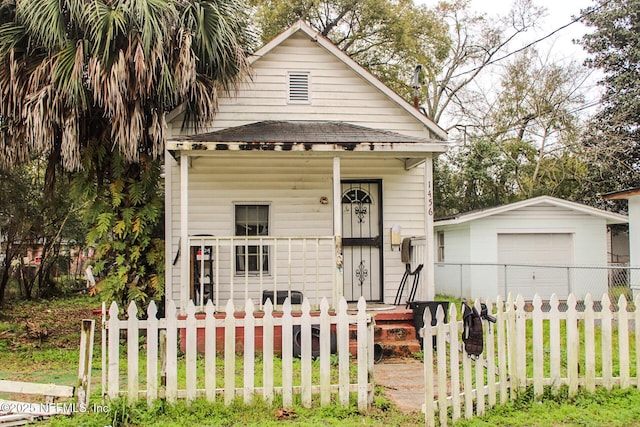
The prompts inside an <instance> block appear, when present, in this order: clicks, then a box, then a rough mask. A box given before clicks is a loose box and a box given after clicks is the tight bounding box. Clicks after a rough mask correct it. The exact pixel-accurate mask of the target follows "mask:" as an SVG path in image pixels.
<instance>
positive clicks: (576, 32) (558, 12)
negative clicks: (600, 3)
mask: <svg viewBox="0 0 640 427" xmlns="http://www.w3.org/2000/svg"><path fill="white" fill-rule="evenodd" d="M429 1H431V0H425V4H429V3H428V2H429ZM533 2H534V4H535V5H537V6H541V7H544V8H545V9H547V15H546V16H544V17H543V18H542V20H541V23H540V26H541V28H540V29H538V30H536V32H535V35H533V34H532V35H530V36H528V37H530V38H531V40H532V41H533V40H535V39H538V38H541V37H544V36H546V35H547V34H549V33H551V32H553V31H555V30H557V29H559V28H560V27H562V26H564V25H566V24H568V23H569V22H571V21H572V20H573V18H572V17H573V16H579V15H580V10H581V9H585V8H587V7H589V6H592V5H594V3H595V2H594V1H593V0H533ZM471 4H472V7H474V8H475V9H477V10H478V11H481V12H484V13H487V14H488V15H495V14H503V13H504V12H505V11H507V10H509V9H510V8H511V5H512V4H513V0H472V2H471ZM587 31H588V28H587V27H586V26H584V25H583V24H582V23H580V22H576V23H574V24H571V25H570V26H568V27H567V28H565V29H562V30H560V31H558V32H557V33H556V34H554V35H553V36H551V37H550V38H549V39H548V40H545V41H543V42H540V45H541V48H542V47H546V48H548V49H551V50H552V57H553V58H555V59H558V60H565V59H566V60H569V59H575V60H579V61H583V60H584V59H585V58H586V56H587V55H586V53H585V52H584V50H583V49H582V46H580V45H576V44H574V43H572V39H578V38H581V37H582V35H584V34H585V32H587ZM514 48H515V46H514Z"/></svg>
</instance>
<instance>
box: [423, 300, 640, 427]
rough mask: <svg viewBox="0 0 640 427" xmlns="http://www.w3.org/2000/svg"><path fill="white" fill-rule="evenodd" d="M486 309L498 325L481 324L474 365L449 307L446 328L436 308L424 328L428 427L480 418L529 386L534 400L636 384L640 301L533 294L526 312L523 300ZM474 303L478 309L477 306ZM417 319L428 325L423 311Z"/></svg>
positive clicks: (639, 359) (639, 363)
mask: <svg viewBox="0 0 640 427" xmlns="http://www.w3.org/2000/svg"><path fill="white" fill-rule="evenodd" d="M486 304H487V307H488V311H489V313H493V315H494V316H495V317H496V318H497V322H496V323H495V324H492V323H489V322H488V321H486V320H483V324H484V332H485V341H484V351H483V353H482V354H481V355H480V357H479V358H478V360H476V361H472V360H471V359H470V358H469V357H467V356H466V353H465V352H464V349H461V348H462V347H463V346H462V340H461V333H462V328H463V324H462V321H461V320H458V319H459V315H458V311H457V308H456V307H455V306H454V305H453V304H452V305H451V306H450V307H449V313H448V315H449V319H448V323H445V322H444V318H445V316H444V312H443V311H442V308H441V307H440V308H438V312H437V313H436V319H437V320H438V322H437V324H436V326H432V327H428V328H424V340H425V342H426V343H430V342H431V340H432V337H436V338H435V339H436V342H437V347H436V348H437V350H436V351H434V350H433V349H432V348H431V346H430V345H426V346H425V349H424V367H425V371H424V375H425V415H426V416H425V425H426V426H434V425H435V422H436V418H438V419H439V425H440V426H445V425H447V423H448V422H452V423H454V422H456V421H457V420H459V419H460V418H461V417H462V416H463V415H464V418H467V419H468V418H471V417H473V416H475V415H483V414H484V413H485V411H486V409H487V408H491V407H493V406H495V405H496V404H497V403H498V402H499V403H500V404H504V403H506V402H507V401H508V400H510V399H514V398H515V397H517V395H518V393H519V391H521V390H522V389H524V388H526V387H527V386H530V385H533V390H534V394H535V395H536V396H540V395H542V393H543V389H544V386H552V387H555V388H559V387H560V386H563V385H566V386H568V390H569V394H571V395H573V394H575V393H576V392H577V391H578V388H579V387H584V388H585V389H586V390H588V391H593V390H594V389H595V387H596V386H604V387H606V388H611V387H613V386H614V385H615V386H619V387H621V388H628V387H630V386H634V387H640V378H639V377H638V372H640V345H638V344H639V343H640V309H639V308H638V307H640V296H638V297H636V299H635V304H634V307H629V306H628V303H627V300H626V298H625V297H624V295H622V296H620V298H619V300H618V311H615V312H614V311H612V310H611V301H610V299H609V297H608V295H606V294H605V295H603V297H602V300H601V301H599V302H596V303H595V304H594V300H593V298H592V297H591V295H587V296H586V298H585V300H584V301H580V302H579V303H578V301H576V298H575V297H574V296H573V295H570V296H569V298H568V299H567V301H566V303H565V302H560V301H559V300H558V298H557V297H556V296H555V295H554V296H552V298H551V300H550V301H549V302H548V303H545V304H543V302H542V301H541V299H540V297H539V296H538V295H536V296H535V298H534V300H533V303H532V304H531V305H530V306H529V307H528V308H529V309H530V311H529V310H527V309H526V306H525V301H524V299H523V297H522V296H518V297H517V298H516V300H515V302H514V301H513V300H512V299H511V296H509V299H508V300H507V301H506V302H504V301H503V300H501V299H500V298H498V299H497V301H496V303H495V304H493V303H492V302H491V301H487V302H486ZM475 305H476V308H477V309H478V310H480V303H479V302H478V301H476V303H475ZM594 305H595V306H596V309H594ZM424 322H425V323H424V324H425V325H430V324H431V313H430V311H429V310H425V319H424ZM632 334H633V335H632ZM630 342H631V344H632V345H630ZM615 343H617V345H614V344H615ZM632 363H634V364H635V365H633V366H635V372H634V374H635V375H634V376H632V370H631V368H630V367H631V366H632ZM463 410H464V414H462V411H463Z"/></svg>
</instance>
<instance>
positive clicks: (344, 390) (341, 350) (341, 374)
mask: <svg viewBox="0 0 640 427" xmlns="http://www.w3.org/2000/svg"><path fill="white" fill-rule="evenodd" d="M337 320H338V325H337V328H336V329H337V335H338V383H339V385H338V399H339V402H340V405H341V406H345V407H348V406H349V317H348V316H347V300H346V299H345V298H344V297H340V302H339V303H338V317H337Z"/></svg>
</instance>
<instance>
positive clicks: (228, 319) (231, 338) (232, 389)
mask: <svg viewBox="0 0 640 427" xmlns="http://www.w3.org/2000/svg"><path fill="white" fill-rule="evenodd" d="M225 313H226V315H225V318H224V404H225V405H230V404H231V402H232V401H233V399H234V398H235V397H236V319H235V307H234V306H233V300H232V299H229V300H228V301H227V306H226V309H225Z"/></svg>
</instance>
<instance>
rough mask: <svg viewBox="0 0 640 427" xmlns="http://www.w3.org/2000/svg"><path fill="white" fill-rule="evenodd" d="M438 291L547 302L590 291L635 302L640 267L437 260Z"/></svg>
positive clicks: (580, 297)
mask: <svg viewBox="0 0 640 427" xmlns="http://www.w3.org/2000/svg"><path fill="white" fill-rule="evenodd" d="M435 285H436V293H437V294H442V295H450V296H453V297H457V298H468V299H475V298H487V297H491V298H495V297H496V296H498V295H501V296H502V297H504V298H507V296H508V295H509V294H511V295H513V296H514V297H515V296H516V295H518V294H521V295H522V296H523V297H524V298H525V300H527V301H531V300H533V297H534V295H535V294H538V295H540V297H541V298H542V299H543V301H548V300H549V299H550V298H551V295H553V294H555V295H556V296H557V297H558V299H559V300H560V301H564V300H566V299H567V298H568V296H569V295H570V294H573V295H574V296H575V297H576V299H577V300H578V301H581V300H584V298H585V297H586V295H587V294H591V296H592V297H593V299H594V300H595V301H600V300H602V297H603V295H605V294H606V295H609V298H610V299H611V301H612V302H613V303H616V302H617V301H618V298H619V297H620V295H625V297H626V298H627V300H628V301H632V300H633V298H634V297H635V295H636V294H637V293H638V292H640V268H638V267H629V266H625V265H608V266H558V265H525V264H484V263H436V267H435Z"/></svg>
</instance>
